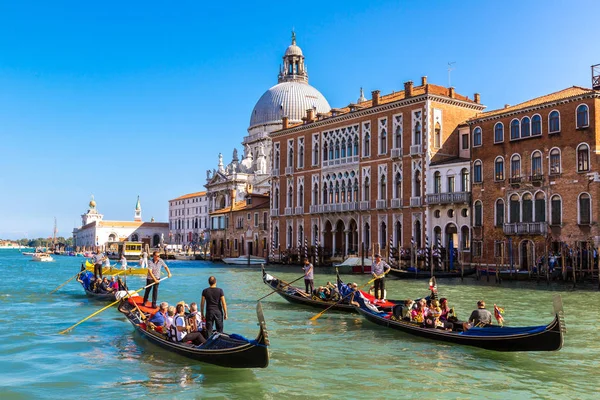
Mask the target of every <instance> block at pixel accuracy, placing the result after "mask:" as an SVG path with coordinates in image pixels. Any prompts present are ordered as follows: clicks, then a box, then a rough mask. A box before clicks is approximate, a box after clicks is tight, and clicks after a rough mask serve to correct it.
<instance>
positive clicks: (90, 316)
mask: <svg viewBox="0 0 600 400" xmlns="http://www.w3.org/2000/svg"><path fill="white" fill-rule="evenodd" d="M166 279H169V277H168V276H167V277H166V278H162V279H161V280H159V281H157V282H152V283H151V284H149V285H146V286H144V287H142V288H140V289H138V290H136V291H135V292H133V293H129V292H127V294H126V295H125V296H124V297H123V298H122V299H119V300H117V301H115V302H113V303H110V304H109V305H107V306H106V307H103V308H101V309H100V310H98V311H96V312H95V313H93V314H91V315H89V316H87V317H85V318H84V319H82V320H81V321H79V322H78V323H76V324H75V325H73V326H70V327H68V328H67V329H65V330H64V331H60V332H59V333H60V334H61V335H64V334H65V333H67V332H69V331H71V330H72V329H73V328H75V327H76V326H77V325H79V324H81V323H83V322H85V321H87V320H88V319H90V318H92V317H93V316H94V315H98V314H100V313H101V312H102V311H104V310H106V309H108V308H110V307H112V306H114V305H115V304H117V303H118V302H120V301H121V300H123V299H126V298H128V297H131V295H132V294H134V293H137V292H141V291H142V290H144V289H146V288H149V287H150V286H153V285H156V284H157V283H159V282H162V281H164V280H166Z"/></svg>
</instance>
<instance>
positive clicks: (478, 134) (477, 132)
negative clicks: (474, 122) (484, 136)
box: [473, 127, 481, 147]
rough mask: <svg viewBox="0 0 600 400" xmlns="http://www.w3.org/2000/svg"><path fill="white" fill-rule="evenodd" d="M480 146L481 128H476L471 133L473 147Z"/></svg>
mask: <svg viewBox="0 0 600 400" xmlns="http://www.w3.org/2000/svg"><path fill="white" fill-rule="evenodd" d="M478 146H481V128H480V127H477V128H475V130H474V131H473V147H478Z"/></svg>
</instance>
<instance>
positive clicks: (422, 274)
mask: <svg viewBox="0 0 600 400" xmlns="http://www.w3.org/2000/svg"><path fill="white" fill-rule="evenodd" d="M476 271H477V268H465V270H464V272H463V273H462V274H461V271H460V269H458V270H452V271H447V272H443V271H434V274H435V277H436V278H438V279H439V278H460V277H461V276H469V275H473V274H474V273H475V272H476ZM389 275H391V276H394V277H396V278H398V279H429V278H431V271H426V270H424V269H416V268H414V267H411V268H408V269H398V268H392V269H390V272H389Z"/></svg>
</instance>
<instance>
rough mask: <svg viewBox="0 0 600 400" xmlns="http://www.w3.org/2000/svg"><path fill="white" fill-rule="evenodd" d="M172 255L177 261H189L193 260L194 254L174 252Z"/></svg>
mask: <svg viewBox="0 0 600 400" xmlns="http://www.w3.org/2000/svg"><path fill="white" fill-rule="evenodd" d="M173 257H175V259H176V260H179V261H190V260H195V259H196V256H195V255H193V254H185V253H179V254H175V255H173Z"/></svg>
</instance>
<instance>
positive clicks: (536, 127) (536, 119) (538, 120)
mask: <svg viewBox="0 0 600 400" xmlns="http://www.w3.org/2000/svg"><path fill="white" fill-rule="evenodd" d="M541 134H542V117H540V116H539V114H536V115H534V116H533V118H531V135H533V136H539V135H541Z"/></svg>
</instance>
